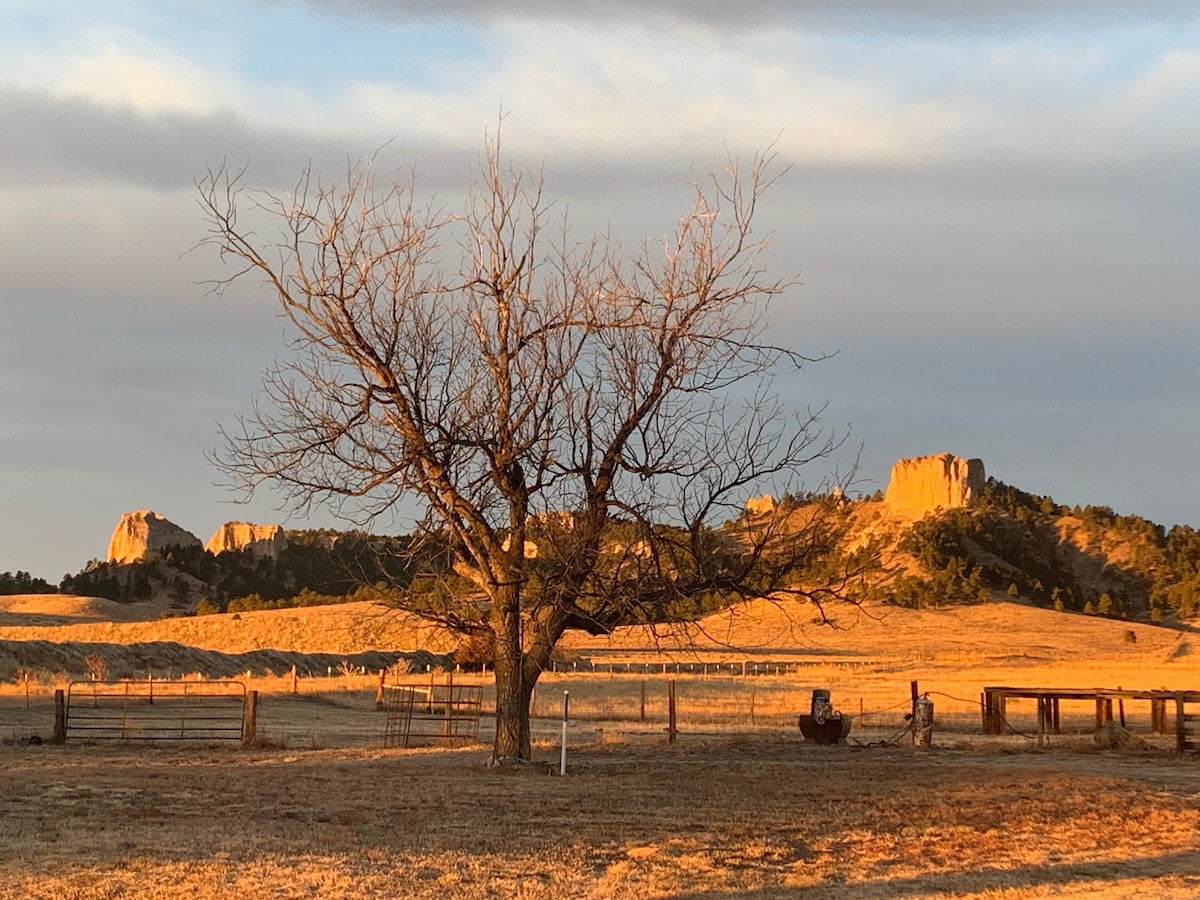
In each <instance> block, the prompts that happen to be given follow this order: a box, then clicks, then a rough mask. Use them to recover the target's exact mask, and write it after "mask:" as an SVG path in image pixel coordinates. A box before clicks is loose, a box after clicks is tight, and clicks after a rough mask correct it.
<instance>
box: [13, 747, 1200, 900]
mask: <svg viewBox="0 0 1200 900" xmlns="http://www.w3.org/2000/svg"><path fill="white" fill-rule="evenodd" d="M585 732H588V733H586V734H585V736H584V738H583V739H584V741H585V742H584V743H582V744H580V745H579V746H576V747H574V748H572V749H571V751H570V755H569V758H568V774H567V775H566V777H559V776H558V775H556V774H554V775H551V774H547V772H548V771H550V770H554V769H556V767H557V764H558V761H559V756H558V749H557V746H556V745H554V744H553V743H551V742H544V743H541V744H539V746H538V749H537V752H536V753H535V756H536V757H537V760H538V761H539V763H540V764H538V765H528V766H521V767H494V768H493V767H489V766H488V765H487V763H488V761H489V754H488V750H487V749H486V748H485V747H482V746H478V747H472V748H467V749H460V750H417V751H413V750H409V751H399V750H387V751H385V750H381V749H369V748H361V749H336V750H330V749H316V750H308V749H279V750H276V749H252V750H243V749H234V748H229V749H208V748H202V749H184V750H181V749H177V748H161V747H160V748H152V747H145V746H143V747H137V748H134V749H128V748H126V747H122V746H119V745H95V746H85V745H67V746H65V747H61V746H60V747H51V746H5V747H2V748H0V778H2V780H3V781H2V784H3V790H0V847H3V848H4V849H3V852H2V854H0V897H5V898H8V897H13V898H15V897H45V898H51V897H53V898H79V900H83V898H89V900H90V898H112V897H121V898H165V897H178V896H184V895H187V896H191V897H194V898H197V900H205V898H218V897H268V898H299V897H321V898H327V897H328V898H339V897H347V898H349V897H394V896H410V897H418V898H420V897H430V898H433V897H437V898H445V897H466V898H476V897H478V898H483V897H526V898H568V897H571V898H577V897H596V898H600V897H670V898H677V900H683V898H695V900H700V898H706V900H708V898H711V900H715V898H721V897H750V898H768V897H790V896H803V897H846V896H853V897H864V898H884V897H888V898H891V897H951V896H953V897H978V898H985V897H986V898H1017V897H1031V896H1032V897H1041V896H1056V897H1061V896H1067V897H1132V896H1139V897H1148V896H1153V897H1163V898H1184V897H1195V896H1197V894H1200V836H1198V832H1197V824H1198V822H1200V763H1197V761H1196V760H1195V759H1194V758H1191V757H1178V756H1170V755H1166V754H1160V753H1152V754H1111V753H1100V752H1095V751H1089V752H1083V751H1080V750H1077V749H1067V748H1058V749H1054V750H1052V751H1049V752H1039V753H1034V752H1027V751H1020V752H1013V751H1003V750H998V749H996V748H995V747H992V748H990V749H987V750H978V749H971V748H969V747H960V748H957V749H945V748H936V747H935V748H932V749H928V750H919V749H914V748H911V747H879V748H854V747H847V746H840V747H818V746H815V745H809V744H805V743H803V742H802V741H801V740H800V737H799V735H794V734H790V733H781V732H775V733H764V734H758V735H750V736H746V735H738V736H685V737H683V738H682V739H681V740H680V742H679V743H677V744H675V745H668V744H667V743H666V742H665V741H664V740H663V739H662V738H651V739H646V740H642V741H638V740H614V739H612V738H611V737H606V736H604V735H602V734H600V735H597V734H592V733H590V732H589V731H588V730H587V729H585Z"/></svg>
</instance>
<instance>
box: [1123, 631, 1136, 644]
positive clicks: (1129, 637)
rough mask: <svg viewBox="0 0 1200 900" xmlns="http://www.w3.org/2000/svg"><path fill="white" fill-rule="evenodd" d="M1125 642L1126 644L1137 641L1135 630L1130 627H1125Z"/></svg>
mask: <svg viewBox="0 0 1200 900" xmlns="http://www.w3.org/2000/svg"><path fill="white" fill-rule="evenodd" d="M1125 643H1127V644H1136V643H1137V632H1136V631H1134V630H1133V629H1132V628H1126V629H1125Z"/></svg>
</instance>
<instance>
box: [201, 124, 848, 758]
mask: <svg viewBox="0 0 1200 900" xmlns="http://www.w3.org/2000/svg"><path fill="white" fill-rule="evenodd" d="M779 170H780V167H779V166H778V164H777V160H776V159H775V157H774V155H773V154H772V153H766V154H763V155H760V156H758V157H756V158H755V159H753V160H752V161H751V162H750V164H749V165H748V166H745V167H739V166H738V165H736V164H731V165H730V166H728V167H727V168H725V169H722V170H718V171H715V172H713V173H712V174H711V175H710V176H709V177H708V178H706V179H703V180H701V181H699V182H697V183H695V184H694V185H692V186H691V190H692V197H691V205H690V208H689V209H688V211H687V212H686V213H685V214H684V215H683V216H682V217H681V218H680V220H679V222H678V226H677V227H676V229H675V230H674V231H673V232H672V233H671V234H670V235H668V236H667V237H666V238H664V239H663V240H661V241H660V242H654V243H651V242H647V243H645V244H644V245H643V246H642V247H640V248H638V249H636V250H631V251H627V250H625V249H623V248H622V247H620V246H618V245H617V244H615V242H613V241H612V240H611V239H609V238H608V237H606V236H605V235H603V234H599V235H597V236H594V237H591V238H589V239H587V240H585V241H576V240H573V239H572V237H571V234H572V232H571V231H570V230H569V229H568V227H567V224H566V222H565V221H564V220H562V219H558V220H556V221H553V222H551V221H548V219H549V213H550V206H551V204H550V202H549V201H548V199H547V198H546V197H545V196H544V194H543V183H542V177H541V173H540V172H538V171H522V170H516V169H512V168H509V167H508V166H507V165H506V164H505V162H504V158H503V156H502V154H501V146H500V141H499V139H498V138H493V139H492V140H490V141H489V142H488V144H487V146H486V150H485V153H484V154H483V157H482V162H481V165H480V169H479V173H478V181H477V183H476V185H475V187H474V189H473V190H472V191H471V192H470V193H469V195H468V197H467V198H466V202H465V204H464V206H463V208H462V209H461V210H456V211H454V212H452V213H451V212H447V211H446V210H445V209H443V208H440V207H437V206H434V205H430V204H427V203H422V202H420V201H419V199H418V196H419V195H418V192H417V185H416V181H415V179H414V178H412V177H408V178H400V179H397V180H391V181H389V182H387V183H386V185H384V184H381V182H379V181H377V179H376V173H375V171H374V166H373V162H372V161H370V160H368V161H364V162H360V163H356V164H351V165H349V166H348V168H347V171H346V172H345V174H344V178H342V179H340V180H338V181H336V182H332V183H331V182H326V181H324V180H322V179H321V178H320V177H319V176H318V175H317V174H316V173H314V172H311V171H305V172H303V173H302V174H301V176H300V178H299V179H298V181H297V183H296V184H295V186H294V188H293V189H292V190H291V191H289V192H287V193H275V192H270V191H264V190H254V189H251V188H249V187H248V186H247V184H246V182H245V177H244V173H241V172H232V171H229V170H227V169H225V168H219V169H216V170H213V171H210V172H208V173H207V174H206V175H205V177H204V178H202V179H201V180H200V181H199V182H198V184H197V188H198V201H199V204H200V207H201V209H202V210H203V214H204V216H205V219H206V221H207V223H208V232H207V235H206V237H204V239H203V240H202V241H201V245H202V246H206V247H210V248H213V249H215V250H216V251H217V252H218V253H219V254H220V256H221V258H222V260H223V261H224V262H226V263H227V264H228V265H229V269H228V270H227V272H228V273H229V274H227V275H226V276H225V277H224V278H222V279H221V280H218V281H216V282H214V283H213V287H214V289H215V291H216V292H218V293H221V292H223V291H225V289H226V288H228V287H229V285H231V284H232V283H233V282H235V281H239V280H243V279H246V278H253V279H257V280H259V281H260V282H261V283H262V284H263V285H264V286H265V287H266V288H267V290H268V291H269V292H270V293H271V294H272V295H273V297H274V299H275V302H276V304H277V309H278V312H279V313H280V314H281V315H282V316H283V318H284V319H285V320H286V321H287V323H288V324H289V326H290V329H291V343H290V347H289V348H288V352H287V354H286V355H284V356H283V357H281V358H280V359H279V360H278V361H276V362H275V364H274V365H273V366H272V367H271V368H270V369H269V370H268V371H267V373H266V375H265V377H264V384H263V389H262V392H261V393H260V395H259V396H258V397H257V399H256V401H255V403H254V405H253V406H252V408H251V410H250V411H249V412H248V413H247V414H245V415H244V416H243V417H242V418H241V419H240V420H238V422H237V423H236V425H235V426H234V427H232V428H229V429H228V430H227V431H226V433H225V446H224V448H223V449H222V450H221V451H219V452H218V454H217V455H216V461H217V464H218V465H219V467H220V468H221V469H222V471H224V472H225V474H226V475H227V476H228V477H229V478H230V479H231V481H232V482H233V484H234V485H236V486H237V487H238V488H240V489H242V490H244V491H246V492H253V491H254V490H255V489H256V488H258V487H259V486H260V485H263V484H268V483H269V484H271V485H273V486H275V487H277V488H282V490H283V491H284V493H285V496H286V498H287V501H288V502H289V503H290V504H291V505H292V506H293V507H294V508H295V509H297V510H300V511H304V510H307V509H308V508H309V507H310V506H312V505H313V504H327V505H332V506H333V507H334V508H335V509H337V510H339V511H340V512H342V513H343V514H344V515H346V516H347V517H351V518H354V519H355V520H356V521H360V522H361V521H365V520H369V519H372V518H374V517H376V516H379V515H381V514H384V513H387V512H388V511H390V510H392V509H394V508H396V507H397V505H398V504H400V503H402V502H405V503H409V504H411V503H412V501H413V500H414V499H416V500H418V501H419V503H420V505H421V508H423V509H424V510H425V511H426V515H425V519H424V522H423V523H422V529H423V531H424V532H425V533H427V534H428V535H430V536H432V537H433V538H434V539H436V540H437V541H438V542H440V544H439V545H440V546H443V547H445V548H446V552H447V554H448V555H449V557H450V558H451V562H452V565H453V570H454V571H455V572H457V573H458V575H459V576H461V578H462V579H464V580H465V583H467V584H469V585H470V592H469V593H470V596H471V599H469V600H464V598H463V596H462V595H459V596H444V597H440V598H439V599H437V600H436V601H435V600H431V599H430V598H429V597H428V596H425V597H421V598H417V597H414V598H413V602H412V606H413V608H414V609H416V611H418V612H420V613H422V614H423V615H426V616H428V617H430V618H433V619H436V620H438V621H441V622H442V623H444V624H447V625H449V626H451V627H453V628H456V629H458V630H460V631H464V632H474V633H477V634H481V635H485V636H487V637H488V639H490V640H491V641H492V642H493V646H494V652H495V666H496V669H495V671H496V679H497V702H498V704H499V706H500V708H501V711H502V713H501V714H500V715H498V727H497V749H498V752H499V753H500V755H511V756H528V754H529V730H528V727H529V726H528V705H529V695H530V692H531V690H532V687H533V685H534V683H535V682H536V680H537V677H538V675H539V674H540V673H541V671H543V669H544V668H545V667H546V666H547V665H548V664H549V661H550V658H551V653H552V651H553V650H554V647H555V645H556V643H557V641H558V640H559V638H560V637H561V635H562V634H563V632H564V631H565V630H566V629H567V628H571V627H588V628H593V629H598V630H604V629H607V628H611V627H612V626H613V625H615V624H620V623H626V622H636V621H654V620H655V616H656V615H657V616H659V617H660V618H661V611H662V609H664V608H665V607H669V606H670V604H672V603H675V602H677V601H679V600H680V599H681V598H687V597H692V596H696V595H700V594H704V593H712V592H724V593H725V594H728V595H730V596H746V597H749V596H777V595H778V594H779V592H781V591H783V592H786V591H788V590H792V591H795V592H797V593H801V594H804V595H805V596H807V597H809V598H811V599H817V600H820V599H821V598H822V597H823V596H824V597H836V596H838V591H839V588H841V587H844V586H845V583H844V581H845V578H846V577H847V576H846V574H845V573H843V574H842V576H841V579H842V580H841V581H839V580H838V579H837V578H835V579H833V580H832V581H826V582H824V583H822V584H821V585H819V586H814V585H812V584H807V585H803V586H801V583H800V580H798V579H797V578H796V577H795V573H796V571H797V567H798V566H799V565H800V564H801V563H805V562H811V561H812V560H813V559H814V558H816V557H817V556H820V555H822V554H826V555H827V554H828V552H829V548H828V542H827V540H826V538H827V535H826V534H825V533H824V531H823V530H822V528H821V523H820V521H819V517H816V518H814V519H813V520H812V521H811V522H809V523H808V526H807V527H805V528H795V527H792V526H787V527H785V523H784V522H783V521H782V519H780V520H779V521H774V520H772V521H766V522H759V523H757V524H756V525H755V526H754V527H742V528H733V529H731V528H729V527H722V523H728V522H730V521H731V520H735V519H737V517H738V516H739V514H740V513H741V512H742V510H743V509H744V506H745V501H746V499H747V498H748V497H749V496H750V495H751V494H752V493H753V492H754V491H755V490H761V489H762V488H763V487H764V486H772V485H776V486H777V485H787V484H791V483H793V482H794V480H795V479H796V478H797V472H798V471H799V469H800V468H801V467H803V466H804V465H806V464H807V463H810V462H812V461H814V460H817V459H820V458H823V457H827V456H829V455H830V454H831V453H832V452H833V451H834V450H835V449H836V448H837V447H838V445H839V442H840V438H839V436H837V435H835V434H833V433H831V432H826V431H824V430H823V429H822V428H821V426H820V425H819V423H818V415H819V413H820V412H821V409H820V408H818V409H815V410H810V409H803V410H799V411H798V410H795V409H792V408H791V407H790V406H789V405H788V404H787V403H785V402H784V401H783V400H782V399H781V398H780V396H779V395H778V394H777V393H776V392H775V390H774V387H773V384H774V379H775V377H776V376H777V374H778V373H780V372H781V371H786V370H794V369H797V368H800V367H801V366H802V365H803V364H804V363H806V362H808V361H809V360H807V359H806V358H805V357H803V356H801V355H800V354H798V353H796V352H795V351H793V350H790V349H788V348H786V347H781V346H776V345H775V344H773V343H772V342H771V341H769V340H767V339H766V337H765V332H766V326H767V321H768V320H767V317H766V316H767V310H768V305H769V302H770V301H771V299H772V298H774V297H777V296H779V295H780V294H782V293H784V292H785V291H787V290H788V289H789V288H791V287H792V286H793V284H794V281H793V280H792V279H790V278H787V277H784V278H780V277H776V276H772V275H769V274H768V269H767V267H766V265H765V257H764V254H765V253H766V251H767V248H768V242H767V240H766V238H765V237H761V236H758V235H756V234H755V233H754V231H753V228H752V224H753V222H754V219H755V216H756V212H757V209H758V205H759V203H760V201H761V200H762V198H763V196H764V193H765V192H766V191H767V190H768V189H769V188H770V186H771V184H772V182H773V180H774V178H775V177H776V176H777V175H778V174H779ZM248 222H253V223H255V225H256V226H260V225H261V223H264V222H265V223H266V226H267V227H268V228H270V229H272V231H271V232H270V236H269V237H263V236H261V235H260V234H258V233H257V232H256V231H255V230H254V228H253V227H251V226H250V225H248V224H246V223H248ZM531 548H534V549H531ZM822 592H825V593H822ZM656 611H657V612H656Z"/></svg>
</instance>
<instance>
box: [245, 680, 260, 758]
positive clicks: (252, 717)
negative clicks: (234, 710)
mask: <svg viewBox="0 0 1200 900" xmlns="http://www.w3.org/2000/svg"><path fill="white" fill-rule="evenodd" d="M257 738H258V691H246V705H245V707H244V708H243V711H242V746H243V747H250V746H253V745H254V742H255V740H256V739H257Z"/></svg>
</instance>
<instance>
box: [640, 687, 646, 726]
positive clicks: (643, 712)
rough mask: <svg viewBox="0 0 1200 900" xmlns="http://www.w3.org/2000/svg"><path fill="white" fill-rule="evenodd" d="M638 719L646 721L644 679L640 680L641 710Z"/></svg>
mask: <svg viewBox="0 0 1200 900" xmlns="http://www.w3.org/2000/svg"><path fill="white" fill-rule="evenodd" d="M639 721H641V722H645V721H646V682H645V680H644V679H643V681H642V711H641V714H640V716H639Z"/></svg>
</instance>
